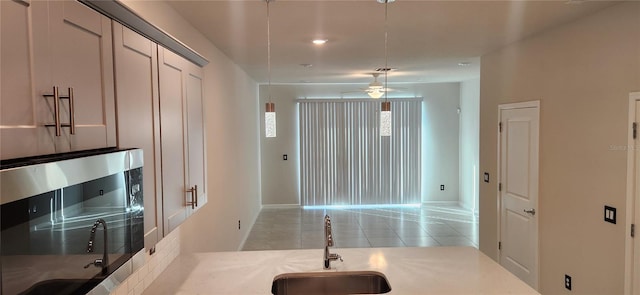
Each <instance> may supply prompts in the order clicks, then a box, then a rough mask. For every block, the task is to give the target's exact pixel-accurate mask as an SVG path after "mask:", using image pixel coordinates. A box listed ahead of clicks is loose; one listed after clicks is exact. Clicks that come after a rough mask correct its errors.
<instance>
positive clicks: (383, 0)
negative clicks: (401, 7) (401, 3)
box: [376, 0, 396, 3]
mask: <svg viewBox="0 0 640 295" xmlns="http://www.w3.org/2000/svg"><path fill="white" fill-rule="evenodd" d="M376 1H378V3H393V2H396V0H376Z"/></svg>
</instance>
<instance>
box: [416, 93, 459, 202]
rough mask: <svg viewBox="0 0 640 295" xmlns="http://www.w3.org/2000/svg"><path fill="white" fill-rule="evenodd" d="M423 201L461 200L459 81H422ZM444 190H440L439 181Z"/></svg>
mask: <svg viewBox="0 0 640 295" xmlns="http://www.w3.org/2000/svg"><path fill="white" fill-rule="evenodd" d="M420 89H421V90H422V91H421V93H422V96H423V97H424V104H423V111H424V112H423V118H422V128H423V131H422V135H423V140H422V149H423V152H422V156H423V157H422V165H423V169H422V171H423V173H422V202H433V201H436V202H440V201H444V202H455V203H457V202H458V199H459V195H460V193H459V189H460V185H459V170H458V163H459V159H458V148H459V139H458V132H459V130H460V128H459V124H460V122H459V121H460V120H459V117H458V106H459V105H460V83H437V84H422V85H421V87H420ZM441 184H444V185H445V190H444V191H441V190H440V185H441Z"/></svg>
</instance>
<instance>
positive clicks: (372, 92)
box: [367, 88, 384, 99]
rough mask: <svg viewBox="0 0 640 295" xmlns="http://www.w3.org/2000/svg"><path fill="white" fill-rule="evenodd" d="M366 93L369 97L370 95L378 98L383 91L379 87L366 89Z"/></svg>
mask: <svg viewBox="0 0 640 295" xmlns="http://www.w3.org/2000/svg"><path fill="white" fill-rule="evenodd" d="M367 94H368V95H369V97H371V98H376V99H378V98H381V97H382V95H384V91H383V90H382V88H379V89H372V90H369V91H367Z"/></svg>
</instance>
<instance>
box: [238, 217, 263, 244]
mask: <svg viewBox="0 0 640 295" xmlns="http://www.w3.org/2000/svg"><path fill="white" fill-rule="evenodd" d="M260 210H262V206H260ZM260 210H258V214H256V216H254V217H253V220H252V221H251V225H249V226H250V227H249V230H248V231H247V232H246V233H245V234H244V237H243V238H242V241H241V242H240V246H238V251H242V248H244V244H245V243H246V242H247V239H248V238H249V235H250V234H251V229H252V228H253V225H254V224H255V223H256V220H258V216H259V215H260Z"/></svg>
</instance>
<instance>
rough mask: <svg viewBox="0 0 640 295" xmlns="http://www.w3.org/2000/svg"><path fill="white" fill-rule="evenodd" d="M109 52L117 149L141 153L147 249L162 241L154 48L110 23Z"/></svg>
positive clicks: (156, 60)
mask: <svg viewBox="0 0 640 295" xmlns="http://www.w3.org/2000/svg"><path fill="white" fill-rule="evenodd" d="M113 52H114V62H115V69H116V75H115V78H116V86H117V87H116V101H117V104H116V111H117V113H118V120H117V129H118V132H117V134H118V147H120V148H142V150H143V152H144V168H143V173H142V176H143V178H144V179H143V191H144V211H145V213H144V233H145V239H144V245H145V248H147V249H150V248H151V247H153V246H154V245H155V244H156V243H157V242H158V240H159V239H160V238H162V217H161V214H162V211H158V209H159V208H162V199H161V197H162V182H161V178H160V176H161V175H162V173H161V170H160V168H161V167H160V119H159V118H160V101H159V97H158V46H157V45H156V44H155V43H153V42H152V41H150V40H149V39H147V38H145V37H143V36H142V35H139V34H137V33H135V32H133V31H131V30H130V29H128V28H126V27H124V26H122V25H121V24H119V23H116V22H114V23H113Z"/></svg>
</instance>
